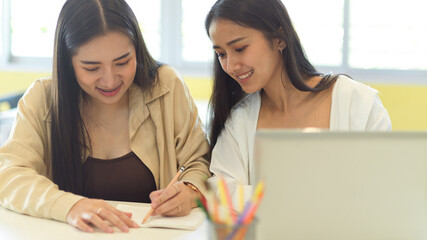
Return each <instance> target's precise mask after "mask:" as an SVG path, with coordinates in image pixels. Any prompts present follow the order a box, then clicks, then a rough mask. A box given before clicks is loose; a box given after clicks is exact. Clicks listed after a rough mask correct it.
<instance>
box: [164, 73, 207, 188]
mask: <svg viewBox="0 0 427 240" xmlns="http://www.w3.org/2000/svg"><path fill="white" fill-rule="evenodd" d="M172 87H173V90H172V91H171V93H173V96H172V99H173V102H171V106H166V107H173V118H174V119H173V124H174V144H175V151H176V153H175V154H176V161H177V163H178V168H179V167H180V166H185V170H184V172H183V173H182V174H181V176H180V178H179V180H180V181H184V182H189V183H191V184H193V185H194V186H196V187H197V188H198V189H199V190H200V192H201V193H202V194H205V193H206V181H207V179H208V178H209V177H210V176H211V173H210V172H209V162H210V156H209V144H208V141H207V138H206V134H205V132H204V127H203V124H202V121H201V120H200V118H199V115H198V111H197V107H196V105H195V103H194V101H193V99H192V97H191V95H190V91H189V90H188V88H187V86H186V85H185V83H184V81H183V80H182V79H181V78H179V77H178V76H177V75H175V81H174V84H173V86H172ZM166 122H170V121H168V120H166ZM175 172H176V170H175Z"/></svg>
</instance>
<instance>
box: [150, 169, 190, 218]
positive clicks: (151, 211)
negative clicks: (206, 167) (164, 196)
mask: <svg viewBox="0 0 427 240" xmlns="http://www.w3.org/2000/svg"><path fill="white" fill-rule="evenodd" d="M184 169H185V167H184V166H182V167H181V168H180V169H179V171H178V172H177V173H176V175H175V177H174V178H172V180H171V181H170V183H169V184H168V186H167V187H166V188H168V187H170V186H171V185H172V184H173V183H175V182H176V180H178V177H179V175H181V173H182V172H183V171H184ZM153 212H154V209H153V208H151V209H150V211H148V213H147V215H145V217H144V219H142V224H144V223H145V222H146V221H147V220H148V218H149V217H150V216H151V215H152V214H153Z"/></svg>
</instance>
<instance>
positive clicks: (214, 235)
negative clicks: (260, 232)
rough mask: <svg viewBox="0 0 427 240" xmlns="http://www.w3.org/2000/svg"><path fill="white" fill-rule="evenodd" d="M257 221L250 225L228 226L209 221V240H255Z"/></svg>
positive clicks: (254, 220)
mask: <svg viewBox="0 0 427 240" xmlns="http://www.w3.org/2000/svg"><path fill="white" fill-rule="evenodd" d="M256 224H257V219H256V218H254V219H253V220H252V221H251V222H250V223H249V224H241V225H231V226H230V225H227V224H225V223H215V222H212V221H209V240H255V228H256Z"/></svg>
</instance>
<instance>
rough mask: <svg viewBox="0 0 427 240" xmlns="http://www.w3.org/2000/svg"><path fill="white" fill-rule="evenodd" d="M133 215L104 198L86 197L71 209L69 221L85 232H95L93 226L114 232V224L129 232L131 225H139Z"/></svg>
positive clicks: (134, 226)
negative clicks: (132, 217) (133, 219)
mask: <svg viewBox="0 0 427 240" xmlns="http://www.w3.org/2000/svg"><path fill="white" fill-rule="evenodd" d="M131 216H132V213H127V212H122V211H120V210H118V209H116V208H115V207H113V206H111V205H110V204H108V203H107V202H105V201H104V200H99V199H90V198H84V199H82V200H80V201H78V202H77V203H76V204H74V206H73V207H72V208H71V209H70V211H69V212H68V214H67V222H68V223H69V224H70V225H72V226H74V227H77V228H78V229H80V230H82V231H84V232H93V231H94V229H93V226H95V227H98V228H99V229H101V230H102V231H104V232H107V233H112V232H114V230H113V228H112V226H116V227H118V228H119V229H120V230H121V231H122V232H129V227H131V228H137V227H138V224H136V223H135V222H134V221H132V219H131ZM111 225H112V226H111Z"/></svg>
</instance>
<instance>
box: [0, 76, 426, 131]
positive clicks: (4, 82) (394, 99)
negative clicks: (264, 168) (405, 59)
mask: <svg viewBox="0 0 427 240" xmlns="http://www.w3.org/2000/svg"><path fill="white" fill-rule="evenodd" d="M48 75H50V73H20V72H19V73H18V72H0V96H1V95H3V94H6V93H10V92H16V91H24V90H25V89H26V88H27V87H28V86H29V85H30V84H31V82H32V81H34V79H37V78H40V77H45V76H48ZM184 79H185V81H186V83H187V85H188V87H189V88H190V91H191V94H192V95H193V98H195V99H208V98H209V96H210V94H211V88H212V84H211V81H209V79H208V78H205V79H201V78H195V77H185V76H184ZM369 85H370V86H371V87H373V88H375V89H377V90H379V91H380V93H381V95H380V97H381V100H382V101H383V104H384V106H385V107H386V108H387V110H388V111H389V114H390V118H391V121H392V124H393V130H427V86H424V85H404V84H400V85H397V84H369Z"/></svg>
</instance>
